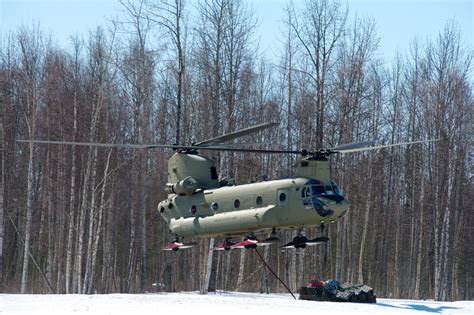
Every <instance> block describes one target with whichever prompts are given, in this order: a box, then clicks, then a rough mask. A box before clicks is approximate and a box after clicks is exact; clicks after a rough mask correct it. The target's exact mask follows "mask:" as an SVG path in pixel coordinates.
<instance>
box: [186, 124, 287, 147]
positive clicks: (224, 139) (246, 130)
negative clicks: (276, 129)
mask: <svg viewBox="0 0 474 315" xmlns="http://www.w3.org/2000/svg"><path fill="white" fill-rule="evenodd" d="M276 125H278V123H266V124H260V125H256V126H252V127H248V128H244V129H240V130H237V131H234V132H231V133H228V134H225V135H222V136H219V137H215V138H211V139H207V140H204V141H201V142H198V143H195V144H194V145H195V146H199V147H205V146H213V145H217V144H220V143H222V142H227V141H230V140H233V139H236V138H240V137H243V136H246V135H249V134H252V133H255V132H257V131H260V130H263V129H267V128H270V127H273V126H276Z"/></svg>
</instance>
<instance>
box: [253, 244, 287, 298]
mask: <svg viewBox="0 0 474 315" xmlns="http://www.w3.org/2000/svg"><path fill="white" fill-rule="evenodd" d="M255 251H256V252H257V254H258V257H260V260H261V261H262V263H263V264H264V265H265V267H267V269H268V270H269V271H270V272H271V273H272V274H273V275H274V276H275V278H277V279H278V281H280V283H281V284H283V286H284V287H285V288H286V290H288V292H290V294H291V296H292V297H293V298H294V299H295V300H296V297H295V295H294V294H293V292H291V290H290V288H288V286H287V285H286V284H285V282H283V280H281V279H280V277H278V275H277V274H276V273H275V272H274V271H273V270H272V268H270V266H269V265H268V264H267V262H266V261H265V259H263V256H262V254H260V252H259V251H258V249H257V248H255Z"/></svg>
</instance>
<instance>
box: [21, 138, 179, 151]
mask: <svg viewBox="0 0 474 315" xmlns="http://www.w3.org/2000/svg"><path fill="white" fill-rule="evenodd" d="M17 142H21V143H36V144H55V145H61V144H62V145H80V146H88V147H105V148H125V149H150V148H170V149H178V148H181V146H178V145H174V144H130V143H98V142H72V141H47V140H17Z"/></svg>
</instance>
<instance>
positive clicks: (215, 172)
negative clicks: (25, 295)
mask: <svg viewBox="0 0 474 315" xmlns="http://www.w3.org/2000/svg"><path fill="white" fill-rule="evenodd" d="M211 179H217V169H216V167H215V166H211Z"/></svg>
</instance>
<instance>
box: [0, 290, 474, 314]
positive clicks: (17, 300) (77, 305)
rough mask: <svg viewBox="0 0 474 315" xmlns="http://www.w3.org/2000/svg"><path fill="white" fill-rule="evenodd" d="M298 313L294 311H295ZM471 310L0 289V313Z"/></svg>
mask: <svg viewBox="0 0 474 315" xmlns="http://www.w3.org/2000/svg"><path fill="white" fill-rule="evenodd" d="M296 312H298V313H296ZM429 313H432V314H466V315H474V301H461V302H434V301H415V300H390V299H378V300H377V304H356V303H334V302H313V301H299V300H296V301H295V300H294V299H293V298H292V297H291V295H289V294H257V293H234V292H227V293H217V294H214V293H210V294H208V295H200V294H199V293H196V292H187V293H156V294H108V295H17V294H0V314H1V315H19V314H22V315H41V314H48V315H66V314H100V315H102V314H103V315H107V314H111V315H146V314H153V315H158V314H173V315H174V314H190V315H196V314H219V315H231V314H242V315H248V314H259V315H266V314H269V315H273V314H285V315H299V314H324V315H331V314H344V315H348V314H350V315H352V314H366V315H367V314H368V315H374V314H388V315H390V314H397V315H409V314H418V315H429Z"/></svg>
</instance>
